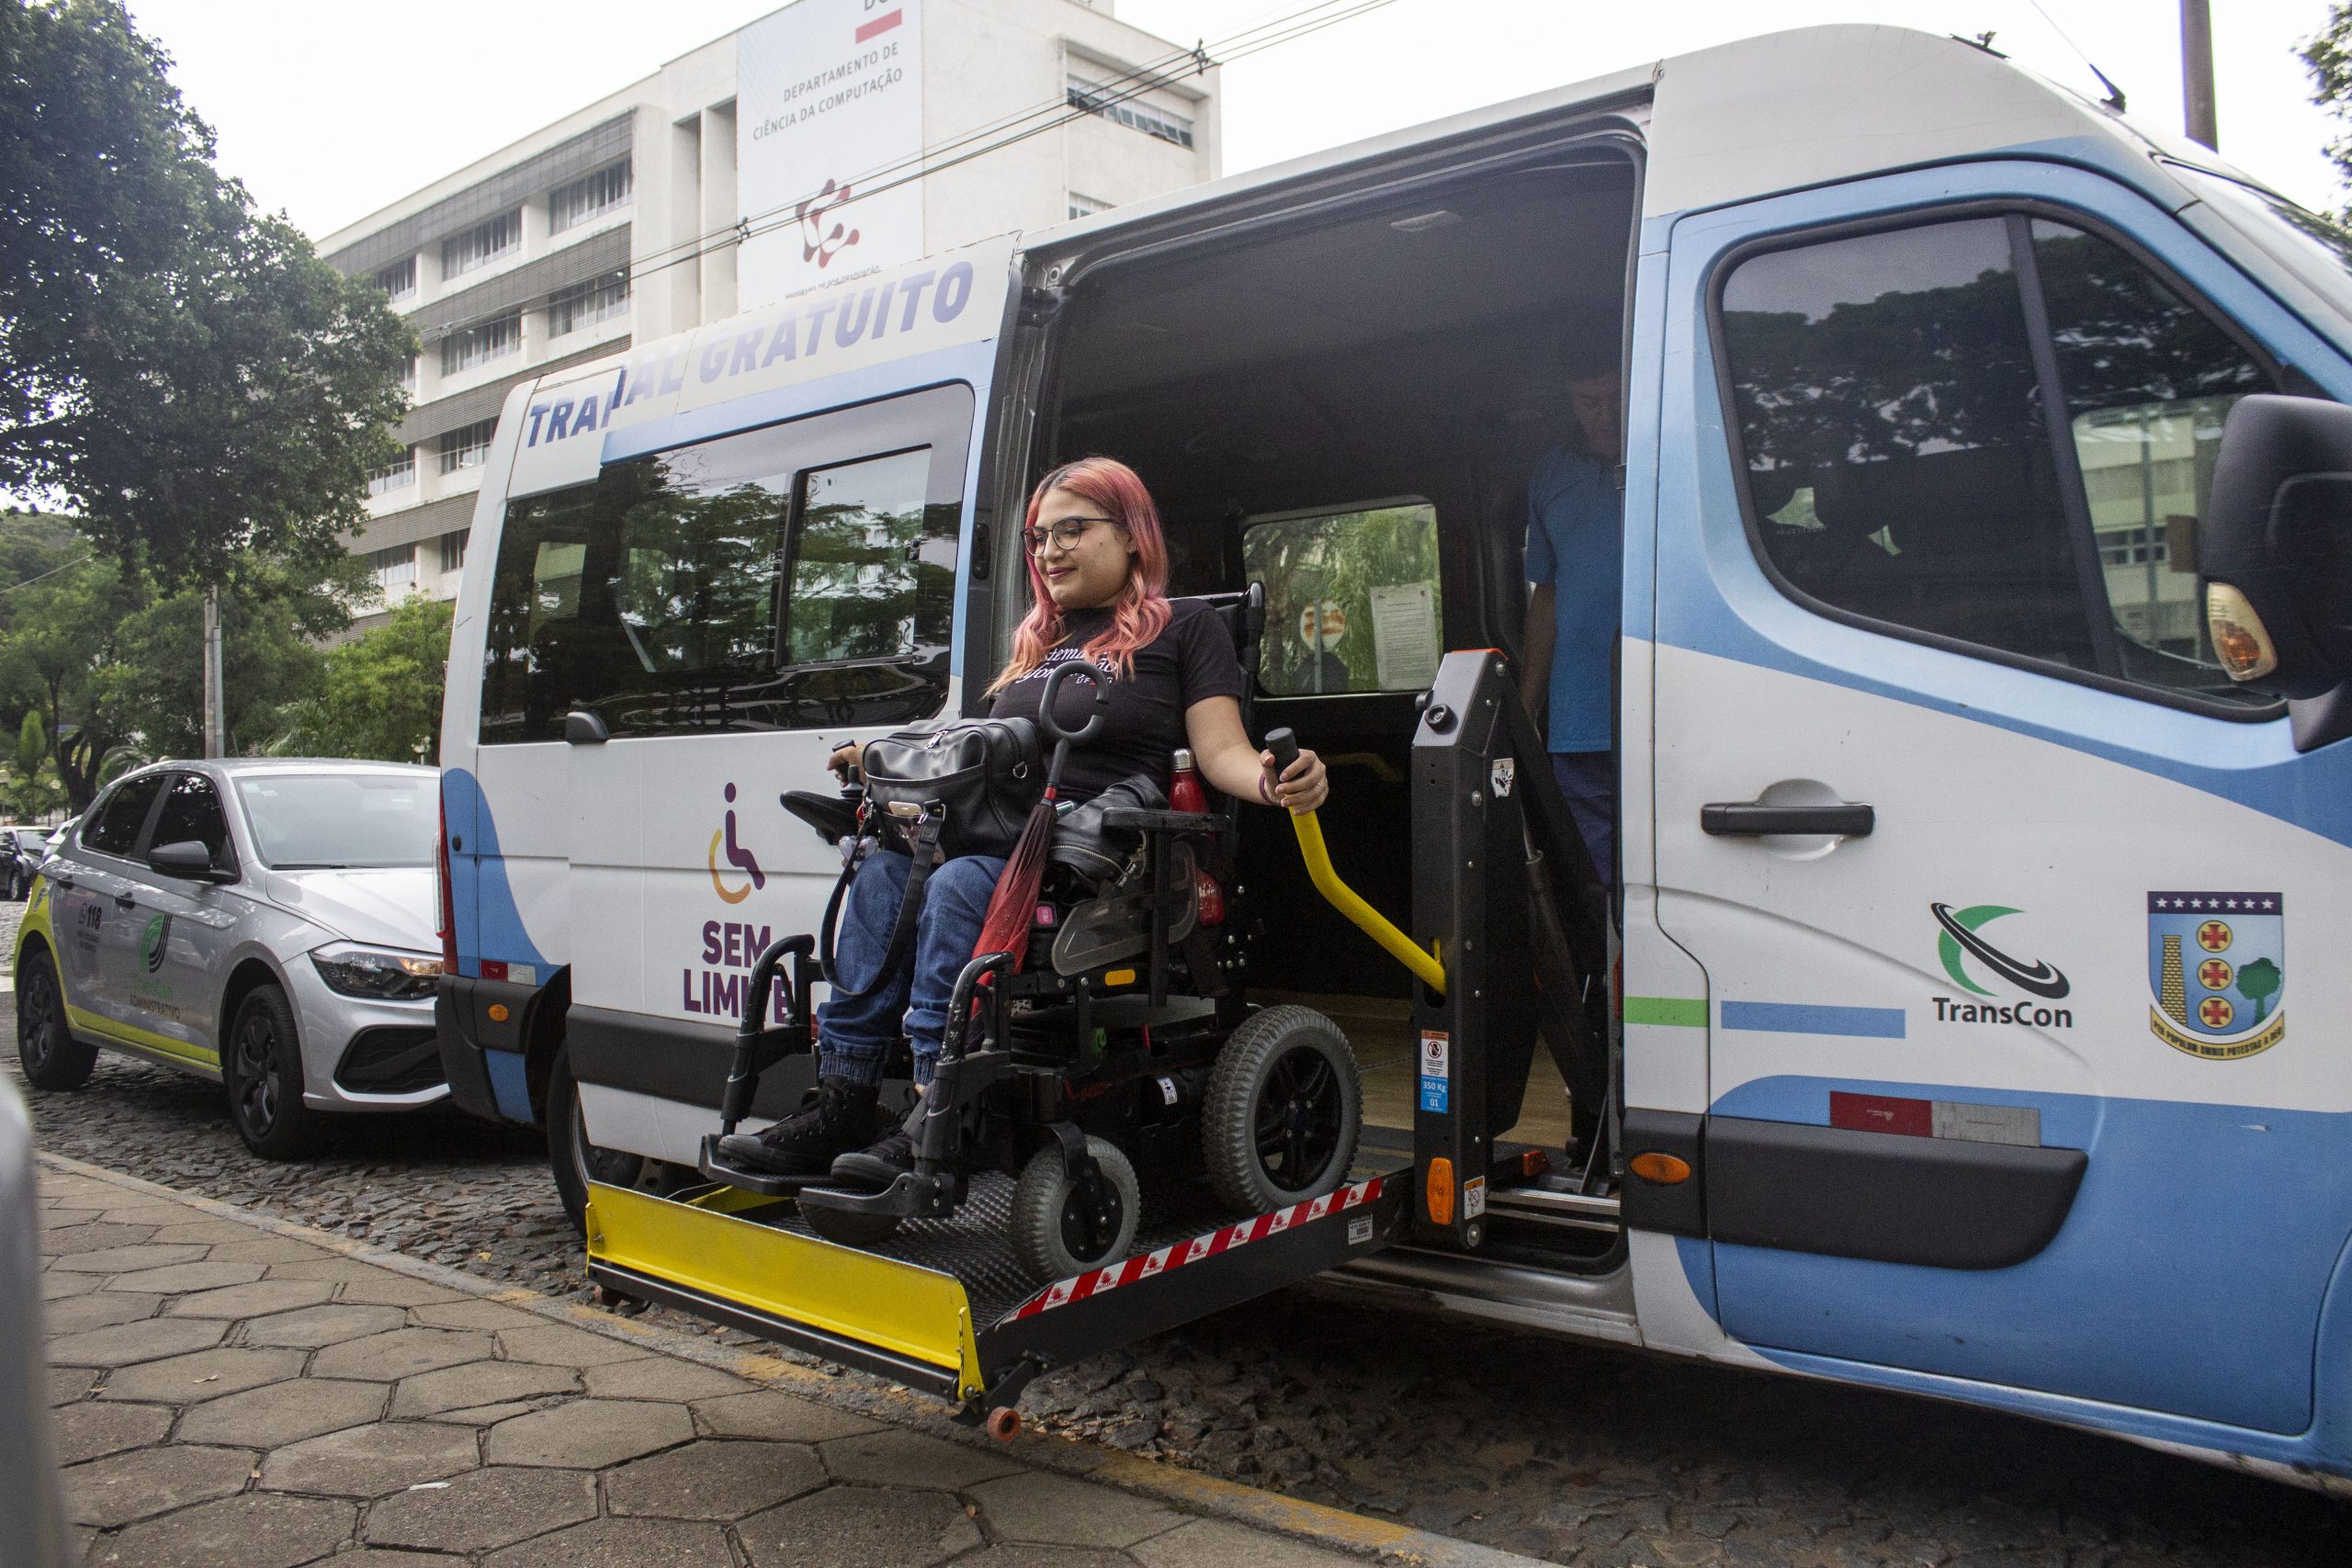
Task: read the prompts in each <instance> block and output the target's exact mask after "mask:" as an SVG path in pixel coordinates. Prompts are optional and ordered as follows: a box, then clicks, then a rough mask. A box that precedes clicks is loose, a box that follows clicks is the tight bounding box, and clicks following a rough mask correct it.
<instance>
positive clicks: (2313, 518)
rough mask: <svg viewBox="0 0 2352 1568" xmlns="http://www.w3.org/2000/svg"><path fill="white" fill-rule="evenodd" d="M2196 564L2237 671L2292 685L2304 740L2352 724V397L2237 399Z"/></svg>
mask: <svg viewBox="0 0 2352 1568" xmlns="http://www.w3.org/2000/svg"><path fill="white" fill-rule="evenodd" d="M2197 570H2198V575H2199V576H2200V577H2202V578H2203V579H2204V580H2205V611H2206V620H2207V624H2208V626H2210V627H2211V632H2212V637H2213V648H2214V651H2215V652H2216V653H2217V654H2218V655H2219V656H2220V658H2221V660H2222V666H2223V668H2225V669H2226V670H2228V671H2229V672H2230V675H2231V677H2232V678H2233V679H2234V680H2239V681H2255V680H2259V681H2261V682H2264V683H2265V684H2266V685H2269V686H2273V687H2275V688H2277V689H2278V691H2280V692H2281V693H2283V694H2286V696H2287V697H2288V698H2289V699H2290V702H2291V703H2292V712H2293V714H2294V718H2295V741H2296V745H2297V746H2298V747H2299V748H2300V749H2301V750H2310V749H2311V748H2312V746H2315V745H2319V744H2322V743H2324V740H2328V739H2339V738H2340V737H2341V736H2342V735H2344V734H2346V733H2352V728H2346V725H2347V723H2352V693H2346V692H2343V691H2339V688H2342V687H2345V686H2346V682H2352V407H2346V405H2344V404H2342V403H2335V402H2328V401H2324V400H2321V399H2318V398H2290V397H2280V396H2276V395H2273V394H2270V393H2256V394H2255V395H2253V396H2250V397H2245V398H2241V399H2239V400H2238V401H2237V404H2236V406H2235V407H2233V408H2232V409H2231V410H2230V414H2229V419H2228V421H2227V423H2224V424H2223V426H2222V446H2221V451H2220V453H2219V455H2218V456H2217V457H2215V459H2214V463H2213V491H2212V497H2211V501H2210V502H2209V503H2208V504H2207V506H2206V509H2205V516H2204V518H2203V520H2202V521H2200V522H2199V525H2198V529H2197ZM2339 709H2340V710H2341V716H2338V715H2337V711H2336V710H2339ZM2323 731H2328V732H2332V733H2322V732H2323Z"/></svg>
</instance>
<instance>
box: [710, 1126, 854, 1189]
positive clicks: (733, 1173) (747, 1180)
mask: <svg viewBox="0 0 2352 1568" xmlns="http://www.w3.org/2000/svg"><path fill="white" fill-rule="evenodd" d="M718 1138H719V1134H717V1133H706V1134H703V1139H702V1157H701V1158H700V1159H699V1160H697V1161H696V1162H695V1168H697V1169H699V1170H700V1171H701V1172H702V1174H703V1179H704V1180H706V1181H716V1182H718V1184H719V1185H720V1186H722V1187H740V1188H741V1189H742V1190H744V1191H746V1192H757V1193H759V1194H760V1195H761V1196H763V1197H766V1198H790V1197H792V1196H794V1195H796V1194H797V1193H798V1192H799V1191H800V1190H801V1189H803V1188H806V1187H814V1186H816V1185H817V1184H818V1183H819V1182H820V1181H831V1179H832V1177H831V1175H830V1174H828V1173H827V1172H824V1171H821V1170H820V1171H819V1172H818V1173H817V1174H816V1175H814V1176H777V1175H775V1174H774V1173H772V1172H769V1171H764V1170H754V1169H752V1168H751V1167H750V1166H748V1165H737V1164H735V1163H734V1162H733V1161H731V1160H729V1159H728V1158H727V1156H724V1155H722V1154H720V1153H719V1152H718Z"/></svg>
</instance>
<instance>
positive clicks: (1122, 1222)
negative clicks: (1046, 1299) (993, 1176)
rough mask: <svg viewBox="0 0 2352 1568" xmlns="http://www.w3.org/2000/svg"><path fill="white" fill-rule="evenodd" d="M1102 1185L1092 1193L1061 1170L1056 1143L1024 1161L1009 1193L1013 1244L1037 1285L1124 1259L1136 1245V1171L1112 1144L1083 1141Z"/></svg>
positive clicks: (1138, 1195)
mask: <svg viewBox="0 0 2352 1568" xmlns="http://www.w3.org/2000/svg"><path fill="white" fill-rule="evenodd" d="M1086 1152H1087V1153H1088V1154H1089V1155H1091V1156H1093V1159H1094V1168H1095V1169H1097V1170H1098V1171H1100V1172H1101V1173H1102V1180H1101V1181H1100V1182H1099V1183H1097V1184H1095V1185H1094V1188H1093V1190H1091V1191H1087V1190H1081V1189H1080V1188H1079V1187H1078V1186H1076V1185H1074V1184H1073V1183H1072V1182H1071V1181H1070V1179H1069V1175H1068V1174H1067V1173H1066V1172H1065V1171H1064V1170H1063V1169H1062V1151H1061V1145H1058V1144H1048V1145H1046V1146H1045V1147H1044V1148H1042V1149H1039V1150H1038V1151H1037V1152H1036V1153H1035V1154H1034V1155H1032V1156H1029V1163H1028V1164H1027V1165H1025V1166H1023V1167H1022V1168H1021V1179H1020V1180H1019V1181H1018V1182H1016V1183H1015V1184H1014V1185H1013V1189H1012V1245H1013V1248H1014V1250H1015V1251H1016V1252H1017V1253H1019V1255H1020V1258H1021V1264H1022V1267H1023V1268H1024V1269H1028V1270H1029V1272H1030V1273H1031V1274H1033V1275H1035V1276H1036V1277H1037V1278H1038V1279H1040V1280H1067V1279H1068V1278H1069V1277H1070V1276H1071V1275H1072V1274H1082V1273H1084V1272H1085V1271H1086V1270H1087V1269H1100V1268H1102V1267H1103V1265H1104V1264H1105V1263H1114V1262H1116V1261H1118V1260H1119V1259H1120V1258H1125V1256H1126V1255H1127V1253H1128V1251H1129V1249H1130V1248H1132V1247H1134V1246H1135V1244H1136V1221H1137V1220H1138V1219H1139V1218H1140V1217H1141V1215H1142V1213H1143V1193H1142V1190H1140V1189H1139V1188H1138V1187H1137V1186H1136V1168H1135V1167H1134V1166H1133V1165H1131V1164H1129V1163H1128V1161H1127V1156H1125V1155H1124V1154H1122V1153H1120V1152H1119V1148H1118V1145H1115V1144H1110V1143H1105V1142H1104V1141H1103V1139H1101V1138H1089V1139H1087V1140H1086Z"/></svg>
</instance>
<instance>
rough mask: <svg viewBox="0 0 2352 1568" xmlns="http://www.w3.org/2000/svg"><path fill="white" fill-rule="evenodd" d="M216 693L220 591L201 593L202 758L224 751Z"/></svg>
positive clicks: (223, 716) (219, 699)
mask: <svg viewBox="0 0 2352 1568" xmlns="http://www.w3.org/2000/svg"><path fill="white" fill-rule="evenodd" d="M225 708H226V704H225V703H224V701H223V700H222V694H221V690H220V590H219V589H218V588H208V589H206V590H205V591H204V754H205V755H206V756H208V757H218V756H220V754H221V752H222V751H224V750H227V740H226V735H227V728H228V717H227V714H226V712H225V711H224V710H225Z"/></svg>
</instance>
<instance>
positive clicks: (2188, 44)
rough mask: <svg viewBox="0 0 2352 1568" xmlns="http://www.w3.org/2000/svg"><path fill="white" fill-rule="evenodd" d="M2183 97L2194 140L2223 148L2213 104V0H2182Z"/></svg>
mask: <svg viewBox="0 0 2352 1568" xmlns="http://www.w3.org/2000/svg"><path fill="white" fill-rule="evenodd" d="M2180 97H2181V104H2182V107H2183V110H2184V114H2183V118H2185V119H2186V121H2187V122H2188V123H2187V125H2186V126H2185V128H2184V129H2186V130H2188V139H2189V140H2190V141H2201V142H2203V143H2204V144H2205V145H2206V146H2208V147H2211V149H2213V151H2215V152H2220V151H2221V150H2222V128H2221V122H2220V120H2219V119H2218V118H2216V116H2215V113H2214V107H2213V14H2212V10H2211V5H2210V3H2209V0H2180Z"/></svg>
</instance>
